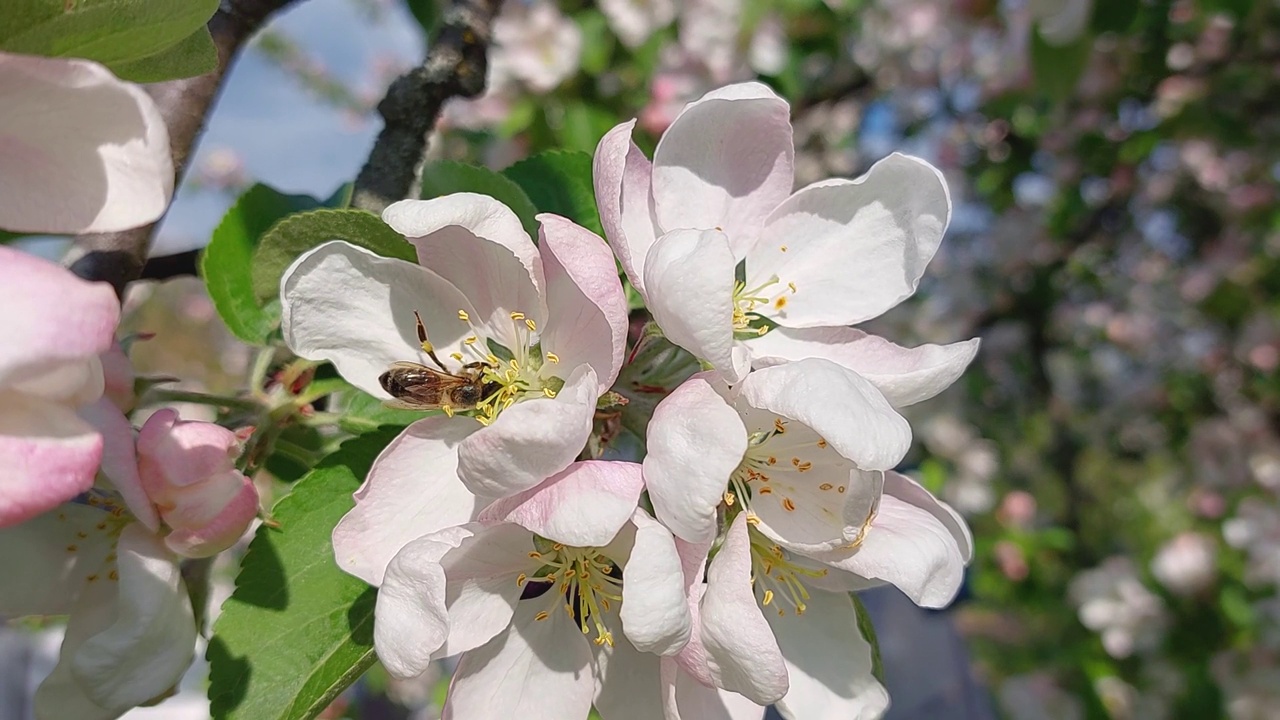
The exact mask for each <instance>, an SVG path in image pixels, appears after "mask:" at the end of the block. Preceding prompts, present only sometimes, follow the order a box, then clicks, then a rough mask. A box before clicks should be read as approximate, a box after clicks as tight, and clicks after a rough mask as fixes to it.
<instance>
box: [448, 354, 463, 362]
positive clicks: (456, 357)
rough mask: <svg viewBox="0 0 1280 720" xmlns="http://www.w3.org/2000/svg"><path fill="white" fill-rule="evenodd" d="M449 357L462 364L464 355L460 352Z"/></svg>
mask: <svg viewBox="0 0 1280 720" xmlns="http://www.w3.org/2000/svg"><path fill="white" fill-rule="evenodd" d="M449 357H451V358H453V359H454V360H457V361H458V362H462V353H460V352H456V353H449Z"/></svg>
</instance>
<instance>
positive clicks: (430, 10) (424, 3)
mask: <svg viewBox="0 0 1280 720" xmlns="http://www.w3.org/2000/svg"><path fill="white" fill-rule="evenodd" d="M405 4H406V5H408V6H409V12H411V13H413V18H414V19H415V20H417V21H418V24H419V25H421V26H422V32H423V34H424V35H426V37H428V38H431V37H434V36H435V34H436V28H437V27H438V26H439V25H440V3H438V2H436V0H405Z"/></svg>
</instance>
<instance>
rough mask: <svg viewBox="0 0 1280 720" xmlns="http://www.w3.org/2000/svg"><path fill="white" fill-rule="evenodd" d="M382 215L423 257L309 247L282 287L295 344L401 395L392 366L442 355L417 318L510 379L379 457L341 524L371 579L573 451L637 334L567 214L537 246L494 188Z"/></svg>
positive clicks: (366, 385)
mask: <svg viewBox="0 0 1280 720" xmlns="http://www.w3.org/2000/svg"><path fill="white" fill-rule="evenodd" d="M383 219H384V220H386V221H387V223H388V224H389V225H391V227H393V228H395V229H396V230H398V231H399V232H401V233H403V234H404V235H406V236H407V237H408V238H409V239H410V241H411V242H412V243H413V244H414V245H415V246H416V248H417V251H418V259H419V262H420V264H415V263H411V262H406V261H403V260H395V259H389V258H382V257H378V256H376V255H373V254H371V253H369V252H366V251H364V250H362V249H360V248H357V247H355V246H353V245H349V244H346V243H342V242H331V243H327V244H325V245H322V246H320V247H318V248H316V249H315V250H313V251H311V252H309V253H307V254H305V255H303V256H302V257H301V258H299V259H298V260H297V261H296V262H295V263H294V264H293V266H292V267H291V268H289V270H288V271H287V272H286V273H285V275H284V279H283V280H282V282H281V301H282V304H283V308H284V312H283V329H284V338H285V342H286V343H288V345H289V347H291V348H292V349H293V351H294V352H296V353H298V354H299V355H301V356H302V357H306V358H310V359H313V360H329V361H332V362H333V364H334V365H335V366H336V367H337V369H338V372H339V373H340V374H341V375H342V376H343V377H344V378H346V379H347V381H349V382H351V383H352V384H353V385H355V386H356V387H359V388H360V389H362V390H364V391H365V392H368V393H370V394H372V395H374V396H376V397H379V398H383V399H386V400H391V399H392V398H391V395H389V394H388V392H387V391H386V390H385V389H384V388H383V386H382V384H381V382H380V380H379V377H380V376H381V375H382V374H383V373H384V372H386V371H387V369H388V368H389V367H390V366H391V365H392V364H393V363H397V362H405V361H409V362H419V363H422V364H426V365H428V366H430V365H432V364H433V362H434V361H432V360H431V359H430V358H429V357H428V355H427V354H426V353H425V352H424V349H423V347H422V345H421V344H420V343H419V341H418V334H417V322H416V318H415V313H417V315H418V316H420V317H421V318H422V322H423V326H424V328H425V329H426V330H427V332H428V334H429V338H430V343H431V344H432V345H433V346H434V352H435V354H436V356H437V357H439V358H440V359H441V361H442V362H443V363H445V364H446V366H447V367H448V368H449V369H450V370H452V371H458V370H460V369H461V368H462V366H463V365H464V364H467V363H473V362H479V363H487V364H488V365H489V366H490V367H489V369H488V370H487V371H486V372H485V376H484V377H485V381H486V382H487V383H496V385H497V386H498V388H497V389H495V390H493V391H492V392H491V393H490V394H489V395H488V396H487V397H486V398H485V399H484V400H483V401H482V402H480V403H479V404H478V406H477V407H475V408H474V409H469V410H461V409H460V410H458V411H454V412H453V413H452V416H451V417H429V418H426V419H423V420H420V421H418V422H417V423H414V424H413V425H410V426H409V427H408V428H407V429H406V430H405V432H404V433H403V434H402V435H401V436H400V437H399V438H398V439H397V440H396V441H394V442H392V443H391V445H389V446H388V447H387V449H386V450H384V451H383V453H382V455H381V456H380V457H379V458H378V460H377V461H376V462H375V464H374V466H373V468H372V469H371V471H370V473H369V475H368V477H367V479H366V481H365V484H364V485H363V486H362V487H361V488H360V490H359V491H357V493H356V507H355V508H354V509H353V510H352V511H351V512H350V513H348V514H347V516H346V517H344V518H343V520H342V521H341V522H340V523H339V524H338V526H337V527H336V528H335V530H334V546H335V549H336V551H337V560H338V564H339V566H340V567H342V568H343V569H344V570H346V571H347V572H350V573H352V574H354V575H356V576H358V577H361V578H363V579H364V580H366V581H368V582H370V583H372V584H374V585H377V584H379V583H380V582H381V578H382V573H383V571H384V570H385V568H386V565H387V563H388V562H390V561H391V558H392V557H393V556H394V555H395V553H396V552H397V551H398V550H399V549H400V548H401V547H402V546H403V545H404V544H405V543H407V542H409V541H410V540H412V539H414V538H416V537H419V536H421V535H422V534H424V533H427V532H433V531H436V530H440V529H443V528H445V527H449V526H451V525H458V524H461V523H465V522H468V521H470V520H472V519H474V513H475V511H476V510H477V509H478V507H480V506H481V504H477V500H476V498H477V497H483V498H496V497H502V496H505V495H510V494H513V493H517V492H521V491H523V490H527V489H529V488H531V487H533V486H535V485H537V484H538V483H540V482H542V481H543V480H545V479H546V478H548V477H550V476H551V475H554V474H555V473H557V472H559V471H561V470H563V469H564V468H566V467H568V466H569V464H570V463H571V462H573V461H574V460H575V459H576V458H577V456H578V453H579V452H580V451H581V450H582V448H583V446H584V445H585V444H586V441H587V438H588V436H589V435H590V433H591V429H592V423H593V419H594V416H595V409H596V401H597V399H598V398H599V397H600V395H601V394H602V393H604V392H606V391H607V390H608V389H609V387H610V386H611V385H612V384H613V381H614V379H615V378H616V377H617V375H618V370H619V368H620V367H621V365H622V359H623V350H624V346H625V342H626V331H627V304H626V298H625V296H624V295H623V292H622V284H621V283H620V282H619V280H618V276H617V266H616V265H615V264H614V260H613V256H612V254H611V253H610V252H609V248H608V246H607V245H606V244H605V243H604V241H603V240H601V239H600V238H599V237H598V236H596V235H595V234H593V233H591V232H590V231H588V230H586V229H584V228H582V227H579V226H577V225H575V224H573V223H571V222H569V221H568V220H565V219H564V218H561V217H558V216H556V215H540V216H539V220H540V221H541V223H542V230H541V233H540V238H541V239H540V242H539V244H538V245H537V246H535V245H534V243H533V240H532V239H530V237H529V235H528V234H527V233H526V232H525V231H524V229H523V227H522V226H521V224H520V221H519V219H518V218H517V217H516V215H515V214H514V213H513V212H511V210H509V209H508V208H507V207H506V206H505V205H502V204H501V203H499V202H498V201H496V200H494V199H492V198H490V197H487V196H483V195H474V194H470V193H459V194H456V195H449V196H446V197H441V198H436V199H434V200H426V201H421V200H406V201H403V202H399V203H395V204H394V205H392V206H391V207H389V208H387V210H386V212H385V213H384V214H383ZM339 287H340V288H342V292H334V288H339ZM424 523H426V524H424Z"/></svg>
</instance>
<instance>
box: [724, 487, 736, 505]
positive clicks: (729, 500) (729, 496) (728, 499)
mask: <svg viewBox="0 0 1280 720" xmlns="http://www.w3.org/2000/svg"><path fill="white" fill-rule="evenodd" d="M734 500H735V498H734V497H733V493H731V492H729V491H728V490H725V491H724V504H725V505H728V506H729V507H733V501H734Z"/></svg>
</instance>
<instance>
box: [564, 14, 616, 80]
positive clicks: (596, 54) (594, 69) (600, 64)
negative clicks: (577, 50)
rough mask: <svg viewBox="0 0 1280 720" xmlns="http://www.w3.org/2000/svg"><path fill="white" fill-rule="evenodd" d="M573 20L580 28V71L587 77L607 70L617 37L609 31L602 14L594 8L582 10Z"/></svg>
mask: <svg viewBox="0 0 1280 720" xmlns="http://www.w3.org/2000/svg"><path fill="white" fill-rule="evenodd" d="M574 19H575V20H577V21H578V27H580V28H582V56H581V57H582V60H581V64H582V71H583V72H585V73H587V74H588V75H599V74H600V73H602V72H604V71H605V70H608V69H609V60H610V59H611V58H612V57H613V48H614V46H615V45H616V44H617V42H618V40H617V36H615V35H614V34H613V31H611V30H610V29H609V22H608V21H607V20H606V19H605V17H604V13H602V12H600V11H599V10H596V9H594V8H592V9H589V10H583V11H582V12H580V13H578V14H577V15H576V16H575V17H574Z"/></svg>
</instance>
